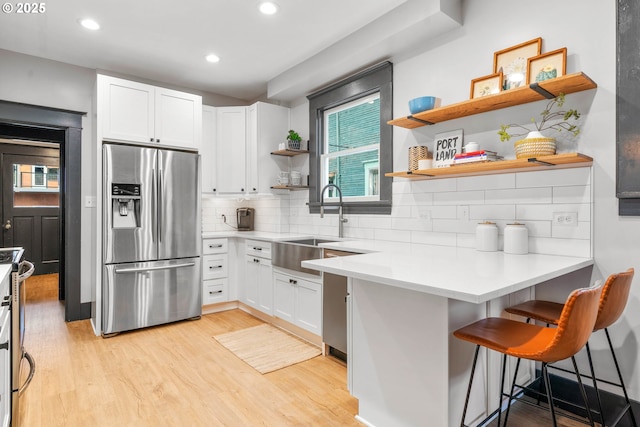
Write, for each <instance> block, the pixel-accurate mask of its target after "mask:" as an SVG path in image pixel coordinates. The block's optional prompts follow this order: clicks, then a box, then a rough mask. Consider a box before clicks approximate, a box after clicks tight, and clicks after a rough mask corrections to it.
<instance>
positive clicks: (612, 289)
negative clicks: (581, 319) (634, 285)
mask: <svg viewBox="0 0 640 427" xmlns="http://www.w3.org/2000/svg"><path fill="white" fill-rule="evenodd" d="M633 274H634V270H633V268H630V269H628V270H627V271H625V272H623V273H618V274H612V275H610V276H609V277H608V278H607V281H606V282H605V284H604V286H603V287H602V294H601V295H600V307H599V308H598V318H597V320H596V324H595V326H594V327H593V330H594V331H599V330H600V329H604V328H608V327H609V326H611V325H613V324H614V323H615V322H616V321H617V320H618V319H619V318H620V315H621V314H622V312H623V311H624V308H625V307H626V305H627V300H628V299H629V291H630V289H631V282H632V281H633Z"/></svg>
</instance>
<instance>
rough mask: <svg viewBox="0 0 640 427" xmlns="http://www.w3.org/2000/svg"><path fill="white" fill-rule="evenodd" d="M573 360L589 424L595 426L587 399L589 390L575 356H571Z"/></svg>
mask: <svg viewBox="0 0 640 427" xmlns="http://www.w3.org/2000/svg"><path fill="white" fill-rule="evenodd" d="M571 362H573V369H574V370H575V372H576V378H577V379H578V385H579V386H580V394H582V400H583V401H584V407H585V409H586V410H587V418H589V425H590V426H591V427H595V425H594V423H593V417H592V416H591V409H589V400H588V399H587V392H586V391H585V390H584V384H582V376H581V375H580V371H579V370H578V364H577V363H576V358H575V356H571Z"/></svg>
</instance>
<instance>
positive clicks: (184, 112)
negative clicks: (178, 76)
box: [155, 88, 202, 149]
mask: <svg viewBox="0 0 640 427" xmlns="http://www.w3.org/2000/svg"><path fill="white" fill-rule="evenodd" d="M155 123H156V126H155V138H156V142H159V143H160V144H163V145H172V146H177V147H184V148H195V149H199V148H200V145H201V144H200V143H201V140H202V97H201V96H199V95H193V94H190V93H184V92H178V91H175V90H171V89H164V88H156V93H155Z"/></svg>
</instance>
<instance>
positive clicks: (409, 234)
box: [202, 168, 592, 256]
mask: <svg viewBox="0 0 640 427" xmlns="http://www.w3.org/2000/svg"><path fill="white" fill-rule="evenodd" d="M392 188H393V206H392V212H391V215H350V214H347V215H345V218H347V219H348V222H347V223H345V224H344V237H345V238H352V239H366V240H383V241H393V242H412V243H415V244H429V245H444V246H453V247H455V246H458V247H470V248H472V247H474V246H475V229H476V226H477V224H478V222H481V221H484V220H490V221H493V222H496V224H497V225H498V229H499V233H500V242H501V243H500V245H501V246H502V240H503V238H504V236H503V233H504V227H505V225H506V224H508V223H512V222H515V221H518V222H522V223H524V224H525V225H526V226H527V229H528V230H529V239H530V251H531V252H535V253H549V254H561V255H571V256H591V255H590V254H591V211H592V188H591V168H573V169H558V170H553V169H549V170H545V171H538V172H519V173H512V174H502V175H485V176H476V177H465V178H451V179H436V180H424V181H410V180H401V179H396V180H395V181H394V182H393V187H392ZM308 197H309V192H308V191H291V192H282V194H274V195H258V196H252V197H251V198H248V199H242V198H237V197H232V196H229V197H225V196H219V195H218V196H213V195H205V196H203V199H202V230H203V231H205V232H206V231H224V230H229V229H230V228H229V225H231V226H235V223H236V218H235V215H236V208H238V207H242V206H249V207H253V208H255V209H256V220H255V228H256V230H257V231H271V232H291V233H299V234H305V235H316V236H327V237H337V235H338V218H337V215H335V214H326V215H325V217H324V218H320V216H319V215H318V214H310V213H309V207H308V206H307V204H306V203H307V201H308ZM554 212H576V213H577V214H578V226H577V227H571V226H565V227H562V226H554V225H553V224H552V220H553V214H554ZM222 214H224V215H226V217H227V223H228V224H224V223H223V221H222V218H221V215H222Z"/></svg>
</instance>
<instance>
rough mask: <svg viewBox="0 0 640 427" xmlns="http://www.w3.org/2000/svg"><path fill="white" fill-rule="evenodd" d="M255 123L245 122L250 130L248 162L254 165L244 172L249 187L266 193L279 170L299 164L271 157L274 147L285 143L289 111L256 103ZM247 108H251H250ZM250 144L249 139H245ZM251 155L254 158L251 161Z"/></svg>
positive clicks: (294, 161)
mask: <svg viewBox="0 0 640 427" xmlns="http://www.w3.org/2000/svg"><path fill="white" fill-rule="evenodd" d="M254 106H255V107H256V115H255V121H254V122H253V123H252V121H249V122H248V126H249V127H251V126H253V127H254V131H253V136H254V138H255V141H254V142H253V149H252V150H251V151H249V152H248V154H247V156H248V161H250V162H251V163H252V164H255V167H252V168H251V169H249V170H248V171H247V172H248V174H253V175H249V179H250V180H252V181H249V182H251V183H252V184H251V185H252V186H257V187H258V192H259V193H270V192H271V186H272V185H274V184H276V182H277V181H276V179H277V176H278V173H279V172H280V170H281V169H282V170H289V169H296V170H300V169H301V167H302V166H301V165H299V164H298V161H297V160H296V159H293V158H286V159H284V158H280V157H278V156H271V153H272V152H273V151H276V150H277V149H278V144H279V143H281V142H286V140H287V133H288V131H289V129H290V127H289V109H288V108H286V107H281V106H279V105H274V104H267V103H264V102H257V103H256V104H254V105H252V107H254ZM250 108H251V107H250ZM249 141H250V143H251V139H250V140H249ZM251 156H253V158H254V159H255V160H254V161H251V160H250V159H251Z"/></svg>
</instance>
